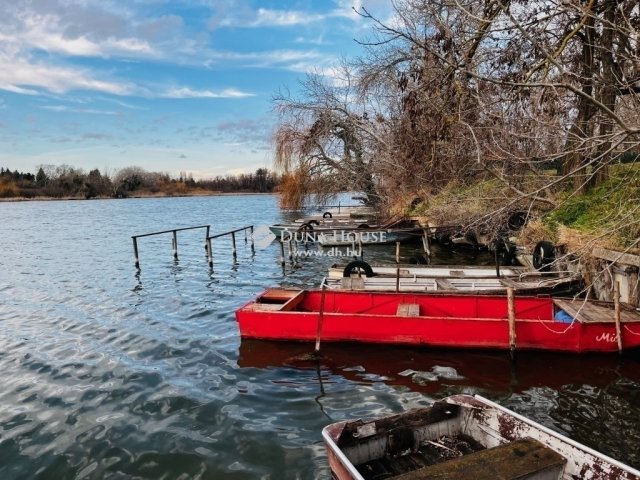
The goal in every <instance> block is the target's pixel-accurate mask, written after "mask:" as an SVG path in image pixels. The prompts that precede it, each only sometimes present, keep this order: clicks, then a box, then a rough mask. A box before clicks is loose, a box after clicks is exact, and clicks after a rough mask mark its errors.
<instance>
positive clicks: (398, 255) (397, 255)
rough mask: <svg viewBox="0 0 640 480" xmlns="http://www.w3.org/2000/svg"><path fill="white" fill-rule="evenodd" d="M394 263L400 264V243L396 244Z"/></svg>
mask: <svg viewBox="0 0 640 480" xmlns="http://www.w3.org/2000/svg"><path fill="white" fill-rule="evenodd" d="M396 263H400V242H396Z"/></svg>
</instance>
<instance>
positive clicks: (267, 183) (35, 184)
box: [0, 165, 281, 198]
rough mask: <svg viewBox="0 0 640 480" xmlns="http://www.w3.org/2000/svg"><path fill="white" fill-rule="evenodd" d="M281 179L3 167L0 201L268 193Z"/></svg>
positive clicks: (265, 173) (260, 174)
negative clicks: (9, 199)
mask: <svg viewBox="0 0 640 480" xmlns="http://www.w3.org/2000/svg"><path fill="white" fill-rule="evenodd" d="M280 180H281V178H280V176H279V175H277V174H275V173H273V172H270V171H269V170H267V169H266V168H259V169H258V170H256V171H255V173H241V174H237V175H226V176H217V177H215V178H213V179H207V180H194V178H193V176H192V175H191V174H189V175H188V174H186V173H185V172H182V173H180V176H179V177H178V178H172V177H171V176H170V175H169V174H168V173H159V172H148V171H146V170H144V169H142V168H140V167H126V168H123V169H121V170H118V171H116V172H115V173H114V174H109V173H108V172H104V173H102V172H100V170H98V169H97V168H96V169H94V170H91V171H89V172H88V173H86V172H85V171H84V170H82V169H79V168H74V167H71V166H69V165H58V166H56V165H42V166H40V168H38V171H37V172H36V174H35V175H34V174H33V173H25V172H19V171H18V170H15V171H11V170H10V169H8V168H7V169H5V168H4V167H0V198H11V197H24V198H35V197H51V198H66V197H72V198H95V197H103V198H104V197H113V198H125V197H129V196H138V195H141V196H144V195H168V196H171V195H189V194H198V193H200V194H206V193H209V192H210V193H216V192H223V193H234V192H248V193H255V192H258V193H269V192H273V191H275V190H276V188H277V187H278V185H279V183H280Z"/></svg>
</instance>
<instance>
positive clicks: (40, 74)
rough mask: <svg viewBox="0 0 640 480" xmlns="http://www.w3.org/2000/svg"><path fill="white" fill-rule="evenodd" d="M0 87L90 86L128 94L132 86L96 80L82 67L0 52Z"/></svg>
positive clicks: (17, 89)
mask: <svg viewBox="0 0 640 480" xmlns="http://www.w3.org/2000/svg"><path fill="white" fill-rule="evenodd" d="M28 87H31V88H28ZM0 89H3V90H7V91H10V92H14V93H22V94H30V95H35V94H37V93H38V91H37V90H36V89H44V90H48V91H50V92H53V93H65V92H68V91H69V90H93V91H98V92H104V93H110V94H113V95H128V94H130V93H132V91H133V87H132V86H131V85H128V84H126V83H118V82H109V81H105V80H98V79H96V78H94V76H93V75H92V74H91V73H90V72H88V71H85V70H82V69H78V68H72V67H60V66H54V65H47V64H45V63H39V62H33V63H31V62H29V61H27V60H25V59H22V58H11V57H7V56H3V55H1V54H0Z"/></svg>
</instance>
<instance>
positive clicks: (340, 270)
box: [325, 261, 581, 295]
mask: <svg viewBox="0 0 640 480" xmlns="http://www.w3.org/2000/svg"><path fill="white" fill-rule="evenodd" d="M496 273H497V272H496V268H495V267H493V268H488V267H465V266H459V267H455V266H432V265H423V266H397V267H389V266H376V267H372V266H370V265H369V264H367V263H365V262H362V261H354V262H350V263H349V264H347V265H346V266H344V267H339V266H337V265H334V266H332V267H331V268H329V274H328V276H327V279H326V281H325V283H326V285H327V287H329V288H331V289H333V290H364V291H374V292H445V293H447V292H448V293H451V292H473V293H478V294H501V293H505V292H506V290H507V288H513V289H514V290H515V291H516V292H517V293H519V294H528V295H539V294H545V293H546V294H566V293H569V292H571V291H572V290H573V289H575V288H576V287H577V286H579V285H580V284H581V278H580V276H579V275H577V274H572V273H569V272H538V271H536V270H531V269H528V268H526V267H500V269H499V274H500V276H499V277H498V276H496Z"/></svg>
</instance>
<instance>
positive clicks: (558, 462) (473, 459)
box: [394, 438, 566, 480]
mask: <svg viewBox="0 0 640 480" xmlns="http://www.w3.org/2000/svg"><path fill="white" fill-rule="evenodd" d="M565 463H566V459H565V458H564V457H563V456H562V455H560V454H559V453H557V452H555V451H553V450H552V449H550V448H548V447H546V446H544V445H543V444H542V443H540V442H538V441H537V440H533V439H531V438H525V439H522V440H516V441H515V442H511V443H508V444H505V445H499V446H497V447H494V448H489V449H487V450H482V451H480V452H475V453H470V454H468V455H464V456H462V457H458V458H454V459H452V460H447V461H445V462H442V463H438V464H436V465H430V466H427V467H423V468H420V469H418V470H414V471H412V472H409V473H406V474H404V475H399V476H397V477H394V480H477V479H481V478H483V479H485V478H486V479H501V480H525V479H532V478H558V474H559V473H560V472H561V471H562V468H563V466H564V464H565ZM542 473H548V475H549V476H548V477H543V476H541V474H542ZM553 474H555V476H553Z"/></svg>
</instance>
